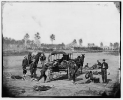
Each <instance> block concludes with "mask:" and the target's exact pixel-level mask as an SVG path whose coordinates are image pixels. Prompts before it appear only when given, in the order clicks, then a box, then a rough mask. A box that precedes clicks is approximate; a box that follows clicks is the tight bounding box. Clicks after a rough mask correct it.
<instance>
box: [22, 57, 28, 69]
mask: <svg viewBox="0 0 123 100" xmlns="http://www.w3.org/2000/svg"><path fill="white" fill-rule="evenodd" d="M27 65H28V60H27V59H23V61H22V66H23V67H26V66H27Z"/></svg>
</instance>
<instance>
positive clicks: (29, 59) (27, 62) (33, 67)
mask: <svg viewBox="0 0 123 100" xmlns="http://www.w3.org/2000/svg"><path fill="white" fill-rule="evenodd" d="M79 58H80V57H78V59H79ZM39 60H40V61H41V64H42V69H41V71H40V72H41V74H40V76H39V78H36V77H37V76H36V71H37V65H38V61H39ZM45 60H46V56H45V54H44V53H38V54H37V55H36V56H34V57H33V55H32V54H31V53H29V54H28V56H25V57H24V59H23V61H22V66H23V79H25V77H26V73H27V69H26V68H27V66H30V74H31V78H32V79H35V80H36V81H39V80H40V79H41V78H42V77H44V82H45V81H46V79H47V75H46V74H45V72H46V71H47V69H48V65H47V64H44V62H45ZM77 61H79V60H76V63H71V66H73V70H71V73H72V79H73V83H75V78H76V72H77V70H78V66H79V67H80V65H81V64H79V62H77ZM82 64H83V63H82ZM97 65H98V66H99V67H100V68H101V73H102V81H103V83H107V69H108V64H107V63H106V62H105V59H103V63H101V62H99V61H98V60H97ZM82 66H83V65H82ZM87 66H88V64H87V65H85V67H87ZM71 68H72V67H71Z"/></svg>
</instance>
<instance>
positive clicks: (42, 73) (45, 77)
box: [38, 70, 47, 82]
mask: <svg viewBox="0 0 123 100" xmlns="http://www.w3.org/2000/svg"><path fill="white" fill-rule="evenodd" d="M43 77H44V82H45V81H46V79H47V76H46V74H45V71H44V70H41V75H40V77H39V78H38V81H39V80H40V79H41V78H43Z"/></svg>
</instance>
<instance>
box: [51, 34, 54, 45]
mask: <svg viewBox="0 0 123 100" xmlns="http://www.w3.org/2000/svg"><path fill="white" fill-rule="evenodd" d="M50 39H51V41H52V44H53V41H54V40H55V35H54V34H51V35H50Z"/></svg>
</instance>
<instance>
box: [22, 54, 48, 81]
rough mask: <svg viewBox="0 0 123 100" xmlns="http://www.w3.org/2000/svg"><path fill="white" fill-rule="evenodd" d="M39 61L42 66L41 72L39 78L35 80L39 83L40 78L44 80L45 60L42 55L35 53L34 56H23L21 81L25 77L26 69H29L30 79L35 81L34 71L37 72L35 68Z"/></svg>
mask: <svg viewBox="0 0 123 100" xmlns="http://www.w3.org/2000/svg"><path fill="white" fill-rule="evenodd" d="M39 60H40V61H41V65H42V70H41V75H40V77H39V78H38V79H37V81H39V80H40V79H41V78H42V77H44V79H45V80H46V75H45V71H46V69H47V68H46V67H47V66H46V65H45V66H44V63H45V60H46V56H45V54H44V53H37V54H36V55H35V56H34V55H33V54H31V53H29V54H28V56H25V57H24V59H23V61H22V68H23V79H24V80H25V77H26V73H27V67H28V66H29V67H30V74H31V78H32V79H36V77H37V75H36V71H37V66H38V61H39Z"/></svg>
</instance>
